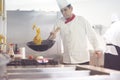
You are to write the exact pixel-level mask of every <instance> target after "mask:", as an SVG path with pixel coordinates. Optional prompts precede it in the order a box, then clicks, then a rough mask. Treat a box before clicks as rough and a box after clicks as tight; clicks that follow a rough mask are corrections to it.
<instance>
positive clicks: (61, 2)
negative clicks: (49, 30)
mask: <svg viewBox="0 0 120 80" xmlns="http://www.w3.org/2000/svg"><path fill="white" fill-rule="evenodd" d="M56 1H57V4H58V6H59V8H60V9H62V8H65V7H66V6H68V5H69V4H70V3H69V2H67V0H56Z"/></svg>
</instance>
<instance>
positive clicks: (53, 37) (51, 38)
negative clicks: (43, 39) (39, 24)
mask: <svg viewBox="0 0 120 80" xmlns="http://www.w3.org/2000/svg"><path fill="white" fill-rule="evenodd" d="M59 30H60V28H59V27H57V28H56V29H55V30H54V31H52V32H50V36H49V37H48V39H50V40H53V39H55V38H56V34H57V32H58V31H59Z"/></svg>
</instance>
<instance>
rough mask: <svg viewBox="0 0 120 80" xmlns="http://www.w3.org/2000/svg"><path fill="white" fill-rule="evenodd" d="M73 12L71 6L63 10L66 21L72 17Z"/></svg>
mask: <svg viewBox="0 0 120 80" xmlns="http://www.w3.org/2000/svg"><path fill="white" fill-rule="evenodd" d="M72 10H73V8H72V6H71V5H70V6H67V7H65V8H63V9H61V12H62V14H63V16H64V18H65V19H67V18H70V17H72Z"/></svg>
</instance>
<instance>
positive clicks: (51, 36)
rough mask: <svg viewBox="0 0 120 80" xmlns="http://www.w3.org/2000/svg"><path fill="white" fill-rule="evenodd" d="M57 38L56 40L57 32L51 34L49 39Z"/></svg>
mask: <svg viewBox="0 0 120 80" xmlns="http://www.w3.org/2000/svg"><path fill="white" fill-rule="evenodd" d="M55 38H56V33H55V32H51V33H50V36H49V37H48V39H50V40H53V39H55Z"/></svg>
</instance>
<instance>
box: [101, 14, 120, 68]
mask: <svg viewBox="0 0 120 80" xmlns="http://www.w3.org/2000/svg"><path fill="white" fill-rule="evenodd" d="M103 37H104V39H105V41H106V44H107V49H106V52H105V53H107V54H105V67H106V68H110V69H116V70H120V64H119V62H117V61H120V19H119V17H118V15H117V14H113V15H112V17H111V26H110V28H109V29H108V30H107V31H106V33H105V34H104V35H103Z"/></svg>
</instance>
